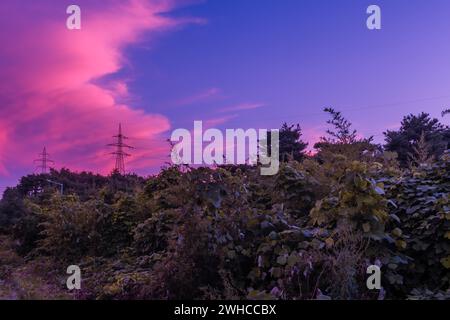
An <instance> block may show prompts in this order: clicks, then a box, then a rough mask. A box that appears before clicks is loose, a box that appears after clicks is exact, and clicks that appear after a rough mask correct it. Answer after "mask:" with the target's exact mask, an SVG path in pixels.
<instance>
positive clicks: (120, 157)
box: [108, 124, 134, 175]
mask: <svg viewBox="0 0 450 320" xmlns="http://www.w3.org/2000/svg"><path fill="white" fill-rule="evenodd" d="M113 138H116V139H117V141H116V142H115V143H111V144H108V147H115V148H116V151H114V152H111V154H112V155H115V156H116V166H115V168H114V170H116V171H118V172H119V173H120V174H122V175H124V174H125V157H129V156H131V155H130V154H128V153H126V152H125V151H124V149H134V148H133V147H132V146H129V145H127V144H125V143H124V142H123V141H124V140H126V139H128V137H126V136H124V135H123V134H122V124H119V134H118V135H116V136H113Z"/></svg>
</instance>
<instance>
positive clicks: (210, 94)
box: [174, 88, 222, 106]
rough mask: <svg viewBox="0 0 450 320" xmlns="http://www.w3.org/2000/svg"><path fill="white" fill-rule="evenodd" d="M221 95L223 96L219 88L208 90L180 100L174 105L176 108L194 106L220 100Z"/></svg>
mask: <svg viewBox="0 0 450 320" xmlns="http://www.w3.org/2000/svg"><path fill="white" fill-rule="evenodd" d="M221 94H222V90H220V89H219V88H208V89H206V90H204V91H201V92H199V93H196V94H193V95H191V96H188V97H185V98H182V99H179V100H177V101H176V102H175V103H174V105H175V106H189V105H192V104H195V103H200V102H205V101H211V100H213V99H215V98H220V97H221Z"/></svg>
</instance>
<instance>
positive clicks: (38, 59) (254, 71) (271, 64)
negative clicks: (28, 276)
mask: <svg viewBox="0 0 450 320" xmlns="http://www.w3.org/2000/svg"><path fill="white" fill-rule="evenodd" d="M71 4H77V5H78V6H79V7H80V8H81V21H82V27H81V30H68V29H67V28H66V19H67V17H68V15H67V14H66V8H67V7H68V6H69V5H71ZM371 4H377V5H378V6H379V7H380V8H381V17H382V28H381V30H369V29H368V28H367V27H366V19H367V17H368V15H367V13H366V9H367V7H368V6H369V5H371ZM0 16H1V19H0V43H1V45H0V192H1V191H2V188H4V187H6V186H10V185H14V184H15V183H16V182H17V180H18V179H19V178H20V177H21V176H23V175H25V174H29V173H33V172H36V169H35V164H34V163H33V160H34V159H37V158H38V154H39V153H40V152H41V151H42V149H43V147H44V146H45V147H46V148H47V151H48V152H49V154H50V158H51V159H53V160H55V168H61V167H66V168H70V169H72V170H75V171H83V170H88V171H93V172H99V173H102V174H108V173H109V172H110V171H111V169H112V168H113V166H114V157H113V156H112V155H110V154H109V152H112V151H114V150H112V149H111V148H108V147H107V146H106V145H107V144H109V143H112V142H113V138H112V136H113V135H114V134H116V132H117V129H118V125H119V123H121V124H122V127H123V130H124V133H125V134H126V135H127V136H129V137H130V139H129V140H127V143H128V144H130V145H132V146H134V147H135V149H133V150H131V153H132V157H130V158H128V159H126V166H127V170H128V171H130V172H136V173H138V174H141V175H148V174H154V173H157V172H158V170H159V168H160V167H161V166H162V165H164V163H165V162H167V161H169V160H170V158H169V157H168V155H169V152H170V151H169V149H170V148H169V145H168V143H167V141H166V140H167V139H168V138H169V137H170V135H171V132H172V131H173V130H175V129H177V128H186V129H189V130H191V129H192V128H193V122H194V120H202V121H204V123H205V124H206V125H207V126H208V127H216V128H219V129H226V128H244V129H246V128H257V129H258V128H266V129H273V128H279V127H280V126H281V124H282V123H283V122H285V121H286V122H288V123H292V124H293V123H299V124H300V125H301V127H302V129H303V132H304V136H303V139H304V140H306V141H308V142H309V143H310V146H312V145H313V144H314V142H316V141H318V139H319V138H320V136H322V135H324V132H325V130H326V129H327V125H326V120H327V116H326V115H325V114H324V113H323V112H322V110H323V108H325V107H333V108H335V109H337V110H340V111H342V112H343V114H344V115H345V116H346V117H347V118H348V119H349V120H351V122H353V124H354V127H355V128H356V129H357V130H358V132H359V134H360V135H361V136H365V137H368V136H372V135H373V136H374V137H375V141H376V142H379V143H381V142H383V134H382V133H383V131H385V130H386V129H390V130H395V129H398V128H399V126H400V121H401V119H402V117H403V116H404V115H407V114H409V113H419V112H422V111H425V112H428V113H430V114H431V115H432V116H434V117H440V112H441V111H442V110H443V109H444V108H445V107H448V106H449V105H450V41H449V40H450V2H449V1H448V0H426V1H425V0H395V1H393V0H389V1H388V0H370V1H365V0H204V1H200V0H199V1H196V0H179V1H177V0H120V1H119V0H71V1H65V0H51V1H50V0H21V1H16V0H2V1H1V2H0ZM441 121H442V122H443V123H445V121H447V123H448V117H447V119H441Z"/></svg>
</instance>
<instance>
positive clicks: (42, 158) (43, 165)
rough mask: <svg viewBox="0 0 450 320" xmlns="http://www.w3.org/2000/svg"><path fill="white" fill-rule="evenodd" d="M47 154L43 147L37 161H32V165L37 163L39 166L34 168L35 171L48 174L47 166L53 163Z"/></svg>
mask: <svg viewBox="0 0 450 320" xmlns="http://www.w3.org/2000/svg"><path fill="white" fill-rule="evenodd" d="M49 156H50V155H49V154H48V153H47V149H46V148H45V147H44V150H42V153H40V154H39V159H36V160H34V163H39V165H38V166H37V167H36V169H40V170H41V173H44V174H45V173H48V172H47V169H48V168H49V167H48V164H49V163H51V164H55V161H53V160H51V159H49Z"/></svg>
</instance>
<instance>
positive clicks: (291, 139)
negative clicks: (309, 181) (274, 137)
mask: <svg viewBox="0 0 450 320" xmlns="http://www.w3.org/2000/svg"><path fill="white" fill-rule="evenodd" d="M301 136H302V129H301V128H300V125H299V124H297V125H288V124H287V123H286V122H285V123H284V124H283V126H282V127H281V129H280V161H284V162H286V161H288V160H289V159H293V160H296V161H301V160H302V159H303V158H304V157H305V149H306V147H307V146H308V143H306V142H304V141H303V140H301Z"/></svg>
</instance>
